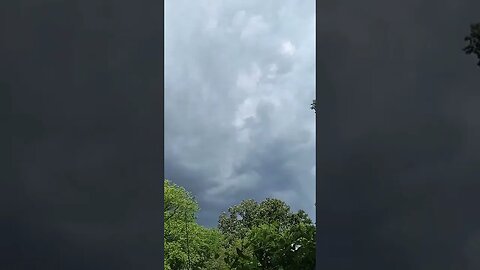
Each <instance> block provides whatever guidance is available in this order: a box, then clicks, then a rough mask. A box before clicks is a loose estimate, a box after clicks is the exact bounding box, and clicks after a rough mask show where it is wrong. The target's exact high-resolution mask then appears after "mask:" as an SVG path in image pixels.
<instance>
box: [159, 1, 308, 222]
mask: <svg viewBox="0 0 480 270" xmlns="http://www.w3.org/2000/svg"><path fill="white" fill-rule="evenodd" d="M313 4H314V2H313V1H309V2H302V4H298V5H294V4H293V2H292V1H290V2H283V3H280V2H276V1H262V2H257V1H225V2H217V1H198V2H195V4H193V5H194V9H193V8H191V7H190V8H187V7H186V5H190V2H189V3H187V2H185V1H168V2H167V3H166V6H167V10H170V15H169V13H167V14H166V30H165V31H166V34H165V43H166V45H165V50H166V56H165V84H166V89H165V144H166V146H165V159H166V161H165V162H166V163H165V164H166V167H165V169H166V176H167V177H168V178H171V180H173V181H176V179H179V180H178V181H181V183H182V184H183V185H184V186H185V187H186V188H187V189H189V190H191V191H192V192H193V193H194V194H195V195H196V196H197V199H198V200H199V203H200V206H201V207H202V210H201V212H200V213H199V220H200V222H201V223H202V224H206V225H209V226H214V225H216V222H217V218H218V215H219V214H220V213H221V212H222V211H224V210H225V209H226V208H227V207H228V206H230V205H232V204H234V203H238V202H240V201H241V200H243V199H248V198H254V199H258V200H261V199H263V198H265V197H268V196H278V197H280V198H281V199H285V200H288V201H289V202H290V203H291V204H292V207H293V208H295V209H298V208H303V209H305V210H306V211H307V212H308V213H309V214H310V215H311V216H314V214H315V213H314V211H313V209H314V196H315V194H314V191H313V190H314V189H313V187H314V186H315V178H314V175H313V174H312V173H311V169H312V167H313V166H315V158H314V149H315V137H314V136H315V133H314V132H315V131H314V114H313V113H312V112H311V111H310V110H309V104H310V102H311V99H312V98H313V97H314V89H315V80H314V63H313V61H312V59H313V58H314V42H313V40H314V37H313V36H314V31H313V29H314V28H313V23H314V21H313V17H314V9H313ZM286 7H287V8H286ZM193 10H195V12H194V13H195V14H190V13H193ZM179 12H186V13H187V14H189V15H188V16H184V17H182V18H179V17H175V16H174V14H177V13H179ZM305 29H310V30H311V31H302V33H298V32H299V30H305ZM305 40H307V41H310V42H306V41H305ZM285 42H290V43H291V44H292V45H293V46H295V50H290V51H291V52H293V51H294V53H293V54H291V55H288V54H286V55H285V54H282V52H281V49H282V44H283V43H285ZM299 82H300V83H299ZM285 115H288V116H287V117H285ZM293 160H295V161H298V162H293ZM180 170H184V171H185V172H180ZM187 175H188V177H189V179H181V180H180V178H182V177H186V176H187Z"/></svg>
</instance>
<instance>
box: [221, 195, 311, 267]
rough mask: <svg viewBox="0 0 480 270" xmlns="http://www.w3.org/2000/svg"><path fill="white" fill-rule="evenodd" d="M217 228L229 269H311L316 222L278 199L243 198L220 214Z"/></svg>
mask: <svg viewBox="0 0 480 270" xmlns="http://www.w3.org/2000/svg"><path fill="white" fill-rule="evenodd" d="M218 227H219V229H220V231H221V232H222V233H223V235H224V236H225V253H226V255H225V261H226V262H227V264H228V265H229V266H230V267H231V268H232V269H237V270H243V269H245V270H252V269H279V270H280V269H283V270H287V269H292V270H294V269H305V270H309V269H314V266H315V225H314V224H313V223H312V221H311V220H310V218H309V217H308V215H307V214H306V213H305V212H304V211H302V210H300V211H298V212H297V213H292V212H291V211H290V207H289V206H288V205H287V204H286V203H285V202H283V201H281V200H278V199H272V198H268V199H266V200H264V201H263V202H261V203H257V202H255V201H254V200H244V201H242V202H241V203H240V204H238V205H235V206H232V207H230V208H229V209H228V214H227V213H222V215H221V216H220V218H219V226H218Z"/></svg>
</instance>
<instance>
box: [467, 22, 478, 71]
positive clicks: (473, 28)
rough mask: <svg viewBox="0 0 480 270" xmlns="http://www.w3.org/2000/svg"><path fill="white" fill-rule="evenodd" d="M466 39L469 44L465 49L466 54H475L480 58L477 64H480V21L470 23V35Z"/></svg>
mask: <svg viewBox="0 0 480 270" xmlns="http://www.w3.org/2000/svg"><path fill="white" fill-rule="evenodd" d="M465 41H466V42H468V44H467V46H466V47H465V48H463V51H464V52H465V53H466V54H475V55H476V56H477V58H478V59H479V61H478V63H477V64H478V65H479V66H480V23H477V24H472V25H470V35H468V36H466V37H465Z"/></svg>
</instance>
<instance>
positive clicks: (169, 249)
mask: <svg viewBox="0 0 480 270" xmlns="http://www.w3.org/2000/svg"><path fill="white" fill-rule="evenodd" d="M198 211H199V206H198V203H197V202H196V201H195V198H194V197H193V196H192V194H191V193H190V192H188V191H186V190H185V189H184V188H183V187H180V186H178V185H176V184H174V183H172V182H170V181H168V180H165V181H164V228H165V229H164V232H165V235H164V250H165V252H164V254H165V259H164V268H165V269H166V270H177V269H178V270H179V269H195V270H197V269H212V270H216V269H218V270H223V269H227V268H226V266H225V262H224V261H223V256H224V255H223V236H222V234H221V233H220V232H219V231H218V230H217V229H208V228H204V227H202V226H200V225H199V224H197V223H196V213H197V212H198Z"/></svg>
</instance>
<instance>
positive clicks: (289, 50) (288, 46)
mask: <svg viewBox="0 0 480 270" xmlns="http://www.w3.org/2000/svg"><path fill="white" fill-rule="evenodd" d="M295 50H296V48H295V45H293V44H292V42H290V41H285V42H283V43H282V47H281V49H280V53H281V54H283V55H288V56H292V55H293V54H294V53H295Z"/></svg>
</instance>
